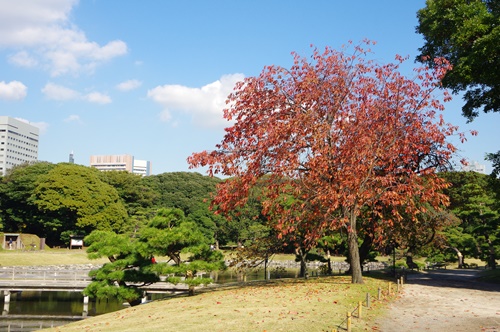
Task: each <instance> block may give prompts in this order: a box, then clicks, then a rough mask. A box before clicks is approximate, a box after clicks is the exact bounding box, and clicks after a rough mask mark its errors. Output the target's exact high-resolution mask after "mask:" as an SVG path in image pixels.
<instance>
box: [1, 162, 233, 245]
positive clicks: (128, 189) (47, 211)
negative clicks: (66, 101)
mask: <svg viewBox="0 0 500 332" xmlns="http://www.w3.org/2000/svg"><path fill="white" fill-rule="evenodd" d="M220 181H221V180H220V179H218V178H212V177H208V176H202V175H201V174H199V173H190V172H178V173H163V174H159V175H153V176H149V177H141V176H138V175H135V174H131V173H128V172H119V171H113V172H100V171H98V170H96V169H94V168H90V167H86V166H82V165H76V164H69V163H59V164H52V163H48V162H38V163H35V164H30V165H22V166H17V167H15V168H13V169H11V170H10V171H9V173H8V174H7V175H6V176H5V177H3V178H2V179H1V182H0V218H1V227H2V231H4V232H23V233H32V234H36V235H38V236H40V237H44V238H46V243H47V244H48V245H49V246H67V245H68V243H69V239H70V235H83V236H85V235H88V234H90V233H91V232H92V231H93V230H105V231H114V232H116V233H130V232H137V231H138V230H139V229H140V228H141V227H143V226H144V225H146V224H147V222H148V221H149V220H151V219H152V218H153V217H154V216H155V215H156V213H157V211H158V210H160V209H162V208H175V209H180V210H182V211H183V212H184V215H185V216H186V217H187V218H188V219H190V220H191V221H194V222H195V223H196V224H197V225H198V226H199V228H200V229H201V231H202V232H203V234H205V236H206V237H208V238H210V239H211V240H212V241H213V243H216V242H217V241H219V242H220V241H222V242H223V243H224V244H227V243H233V242H234V243H237V242H238V241H239V240H240V239H239V236H240V234H239V231H238V230H236V229H235V228H234V227H231V228H228V229H227V228H226V227H224V223H225V219H223V218H222V217H220V216H217V215H215V214H214V213H213V212H212V211H210V209H209V205H210V195H211V193H213V192H214V191H215V187H216V184H217V183H218V182H220Z"/></svg>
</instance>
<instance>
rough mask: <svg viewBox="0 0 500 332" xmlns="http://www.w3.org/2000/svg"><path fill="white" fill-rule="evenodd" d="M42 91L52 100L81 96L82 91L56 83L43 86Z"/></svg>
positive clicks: (73, 98)
mask: <svg viewBox="0 0 500 332" xmlns="http://www.w3.org/2000/svg"><path fill="white" fill-rule="evenodd" d="M42 92H43V94H44V95H45V97H47V98H48V99H50V100H58V101H65V100H75V99H79V98H80V93H79V92H78V91H75V90H72V89H70V88H66V87H64V86H62V85H57V84H54V83H47V84H46V85H45V86H44V87H43V89H42Z"/></svg>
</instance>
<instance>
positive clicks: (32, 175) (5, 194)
mask: <svg viewBox="0 0 500 332" xmlns="http://www.w3.org/2000/svg"><path fill="white" fill-rule="evenodd" d="M54 167H55V164H51V163H48V162H38V163H34V164H24V165H20V166H16V167H13V168H12V169H10V171H9V173H8V174H7V175H6V176H5V177H3V178H2V181H1V183H0V215H1V219H2V221H3V229H4V231H7V232H25V233H32V234H37V235H38V236H40V237H45V238H46V239H47V241H48V242H49V243H50V242H51V241H53V240H54V239H55V238H54V235H55V231H56V230H58V229H59V227H61V223H60V221H59V220H57V219H52V218H48V217H47V216H46V215H44V213H43V212H42V211H40V210H39V209H38V206H37V205H36V204H35V203H34V199H33V197H32V194H33V191H34V189H35V187H36V182H37V179H38V178H39V177H41V176H44V175H45V174H47V173H48V172H49V171H50V170H51V169H53V168H54Z"/></svg>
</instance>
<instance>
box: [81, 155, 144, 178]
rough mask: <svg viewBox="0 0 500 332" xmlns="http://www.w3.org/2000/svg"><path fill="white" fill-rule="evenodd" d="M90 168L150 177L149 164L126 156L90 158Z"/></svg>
mask: <svg viewBox="0 0 500 332" xmlns="http://www.w3.org/2000/svg"><path fill="white" fill-rule="evenodd" d="M90 167H95V168H97V169H98V170H100V171H127V172H130V173H134V174H140V175H142V176H147V175H151V162H150V161H146V160H136V159H134V156H131V155H128V154H121V155H102V156H90Z"/></svg>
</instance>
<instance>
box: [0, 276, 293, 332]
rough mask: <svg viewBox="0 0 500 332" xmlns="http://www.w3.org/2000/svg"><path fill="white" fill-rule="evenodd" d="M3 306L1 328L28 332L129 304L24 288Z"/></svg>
mask: <svg viewBox="0 0 500 332" xmlns="http://www.w3.org/2000/svg"><path fill="white" fill-rule="evenodd" d="M211 277H212V279H213V280H214V282H215V283H218V284H224V283H231V282H239V281H243V278H242V276H241V275H238V274H237V273H235V272H232V271H225V272H219V273H212V274H211ZM268 277H270V278H272V279H276V278H296V277H298V271H297V269H287V270H279V272H278V271H277V270H270V271H269V272H268ZM244 279H245V280H246V281H251V280H263V279H264V271H263V270H259V271H254V272H252V273H248V274H247V275H246V276H245V278H244ZM168 296H172V295H168V294H149V296H148V300H152V301H153V300H158V299H162V298H166V297H168ZM0 308H3V313H2V316H0V332H3V331H9V332H14V331H23V332H24V331H35V330H39V329H42V328H47V327H54V326H60V325H64V324H67V323H69V322H71V321H75V320H80V319H84V318H86V317H92V316H98V315H102V314H105V313H109V312H113V311H117V310H120V309H124V308H126V306H125V305H124V304H123V303H122V302H120V301H117V300H116V299H108V300H96V301H92V300H90V301H89V303H88V306H84V303H83V295H82V294H81V293H79V292H40V291H23V292H13V293H11V297H10V303H9V304H8V305H7V306H6V305H5V304H4V296H0Z"/></svg>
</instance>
